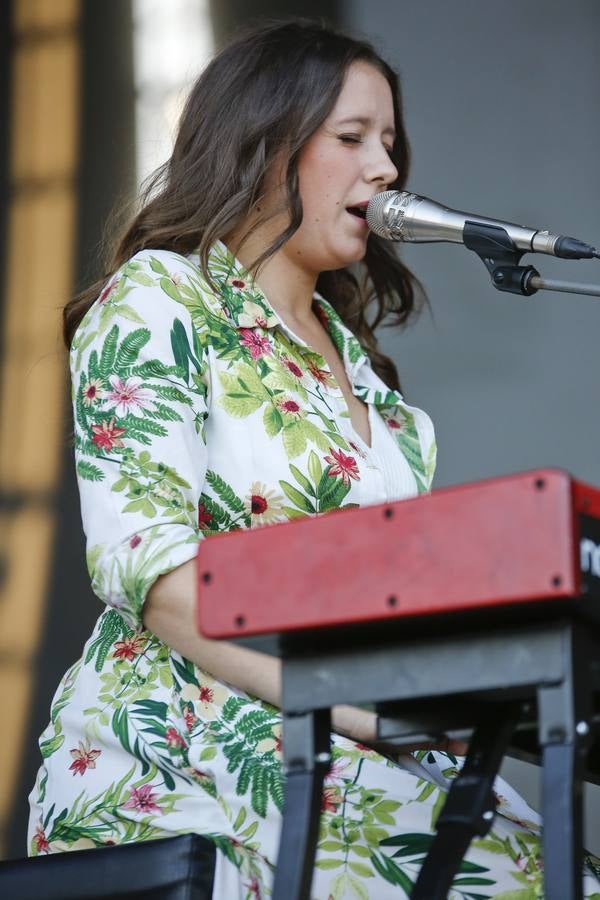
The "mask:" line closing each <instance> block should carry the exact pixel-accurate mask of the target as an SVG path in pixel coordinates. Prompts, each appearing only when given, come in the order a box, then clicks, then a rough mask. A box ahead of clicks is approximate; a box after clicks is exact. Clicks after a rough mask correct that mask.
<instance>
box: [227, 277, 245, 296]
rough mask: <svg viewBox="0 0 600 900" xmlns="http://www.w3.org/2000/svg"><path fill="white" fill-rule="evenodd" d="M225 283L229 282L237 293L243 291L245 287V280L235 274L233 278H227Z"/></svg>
mask: <svg viewBox="0 0 600 900" xmlns="http://www.w3.org/2000/svg"><path fill="white" fill-rule="evenodd" d="M227 284H229V285H230V286H231V287H232V288H233V290H234V291H235V292H236V293H238V294H241V293H242V291H244V290H245V289H246V282H245V281H244V280H243V279H242V278H238V277H237V276H234V277H233V278H228V279H227Z"/></svg>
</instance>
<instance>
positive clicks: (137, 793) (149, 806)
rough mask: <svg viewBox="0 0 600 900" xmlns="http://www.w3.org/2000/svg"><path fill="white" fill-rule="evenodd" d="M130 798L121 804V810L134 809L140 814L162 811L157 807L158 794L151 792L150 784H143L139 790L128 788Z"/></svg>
mask: <svg viewBox="0 0 600 900" xmlns="http://www.w3.org/2000/svg"><path fill="white" fill-rule="evenodd" d="M129 791H130V793H131V797H130V798H129V800H128V801H127V802H126V803H124V804H123V807H122V808H123V809H135V810H136V811H137V812H141V813H147V814H152V813H161V814H162V809H161V808H160V806H158V805H157V803H156V801H157V800H158V794H155V793H154V792H153V791H152V785H151V784H143V785H142V786H141V787H139V788H135V787H132V788H129Z"/></svg>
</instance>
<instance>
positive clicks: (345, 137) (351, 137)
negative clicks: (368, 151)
mask: <svg viewBox="0 0 600 900" xmlns="http://www.w3.org/2000/svg"><path fill="white" fill-rule="evenodd" d="M338 138H339V140H340V141H341V142H342V143H343V144H362V143H363V141H362V138H361V137H360V135H358V134H339V135H338ZM384 149H385V151H386V153H387V154H388V155H389V156H391V155H392V153H393V148H392V147H385V145H384Z"/></svg>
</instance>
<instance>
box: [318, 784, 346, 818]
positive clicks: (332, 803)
mask: <svg viewBox="0 0 600 900" xmlns="http://www.w3.org/2000/svg"><path fill="white" fill-rule="evenodd" d="M341 802H342V795H341V792H340V789H339V788H338V787H334V786H332V787H326V788H324V789H323V793H322V795H321V812H333V813H334V812H336V810H337V808H338V806H339V805H340V803H341Z"/></svg>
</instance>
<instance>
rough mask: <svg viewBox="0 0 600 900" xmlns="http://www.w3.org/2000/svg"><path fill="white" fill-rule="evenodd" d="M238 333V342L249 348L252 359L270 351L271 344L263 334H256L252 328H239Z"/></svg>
mask: <svg viewBox="0 0 600 900" xmlns="http://www.w3.org/2000/svg"><path fill="white" fill-rule="evenodd" d="M240 333H241V334H242V338H241V340H240V344H242V346H243V347H248V348H249V350H250V354H251V356H252V359H260V357H261V356H264V355H265V354H266V353H271V344H270V342H269V339H268V338H267V337H264V335H261V334H257V333H256V332H255V331H254V330H253V329H252V328H240Z"/></svg>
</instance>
